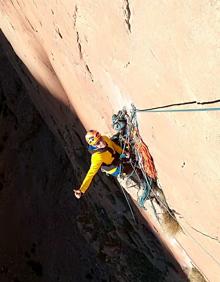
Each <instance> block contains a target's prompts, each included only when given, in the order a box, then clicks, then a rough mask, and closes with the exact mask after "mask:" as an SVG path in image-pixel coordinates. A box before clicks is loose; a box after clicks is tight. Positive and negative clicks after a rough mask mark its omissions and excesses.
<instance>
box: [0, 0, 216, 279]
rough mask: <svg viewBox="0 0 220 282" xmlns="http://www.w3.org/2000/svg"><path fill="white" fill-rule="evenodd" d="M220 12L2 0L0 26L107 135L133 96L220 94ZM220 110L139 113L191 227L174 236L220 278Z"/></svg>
mask: <svg viewBox="0 0 220 282" xmlns="http://www.w3.org/2000/svg"><path fill="white" fill-rule="evenodd" d="M219 9H220V2H219V1H205V0H202V1H198V0H196V1H191V2H189V1H128V0H127V1H126V0H125V1H115V2H113V3H111V2H109V1H82V0H81V1H68V0H66V1H65V4H64V1H55V0H54V1H53V0H48V1H41V2H40V3H38V2H37V1H21V0H18V1H0V10H1V19H0V27H1V29H2V30H3V32H4V34H5V35H6V37H7V38H8V40H9V41H10V43H11V44H12V46H13V48H14V49H15V51H16V53H17V54H18V56H19V57H20V58H21V59H22V61H23V62H24V63H25V64H26V66H27V67H28V69H29V70H30V71H31V73H32V74H33V76H34V77H35V78H36V79H37V80H38V81H39V82H40V83H41V84H42V85H43V86H44V87H46V88H47V89H48V90H49V91H50V92H51V94H52V95H53V96H54V97H56V98H58V99H59V100H61V101H62V102H63V103H64V104H66V105H67V106H68V107H69V108H70V109H71V110H73V109H74V110H75V111H76V113H77V114H78V116H79V118H80V120H81V121H82V123H83V124H84V126H85V127H86V128H97V129H99V130H100V131H103V132H108V131H110V130H111V126H110V121H111V115H112V113H113V112H115V111H117V110H118V109H120V108H121V107H123V106H129V105H130V103H131V102H133V103H134V104H135V105H136V106H137V107H138V108H145V107H146V108H148V107H155V106H160V105H166V104H171V103H179V102H187V101H194V100H196V101H198V102H203V101H212V100H216V99H218V98H219V93H220V80H219V73H220V52H219V50H220V49H219V48H220V45H219V39H218V38H219V32H220V21H219V20H220V12H219ZM32 99H33V100H34V101H35V103H36V105H37V107H38V108H39V110H41V112H42V113H45V118H46V119H47V115H46V113H48V112H50V113H51V114H52V115H53V116H54V117H55V119H56V120H57V122H59V123H60V126H62V115H61V114H60V113H59V111H58V110H56V109H54V108H53V106H52V105H51V104H50V100H49V99H47V98H46V97H45V98H44V97H40V98H39V97H37V96H36V95H35V96H33V97H32ZM211 106H217V105H211ZM219 117H220V113H219V112H202V113H201V112H200V113H157V114H156V113H154V114H152V113H142V114H139V115H138V118H139V123H140V129H141V132H142V135H143V138H144V140H145V142H146V143H147V144H148V145H149V148H150V151H151V153H152V155H153V157H154V161H155V164H156V167H157V170H158V175H159V180H160V183H161V185H162V187H163V190H164V192H165V194H166V196H167V199H168V202H169V204H170V206H171V207H172V208H174V209H175V210H176V211H177V212H178V213H180V215H181V217H179V218H178V220H179V222H180V224H181V225H182V226H183V228H184V229H185V230H186V231H187V234H180V235H178V238H177V239H178V240H179V242H180V243H181V244H182V246H183V247H184V248H185V250H186V251H187V253H188V254H189V256H190V257H191V258H192V260H193V261H194V262H195V263H196V264H197V265H198V267H199V268H200V269H201V270H202V271H203V273H204V274H205V275H207V277H208V278H209V279H210V281H216V282H217V281H218V279H219V276H220V257H219V254H220V245H219V240H218V237H219V232H220V231H219V230H220V225H219V224H220V216H219V215H220V204H219V202H220V188H219V186H220V174H219V162H220V150H219V144H220V133H219V132H220V123H219ZM48 119H49V117H48ZM69 122H70V123H71V121H69ZM48 123H50V121H49V120H48ZM51 126H52V123H51ZM67 144H68V145H67V146H69V147H71V142H69V143H68V142H67ZM182 217H183V218H182ZM190 225H191V226H192V227H194V228H196V229H198V230H199V231H201V232H202V233H204V234H206V235H208V236H209V237H208V236H205V235H202V234H201V233H199V232H197V231H195V230H194V229H192V228H191V227H190ZM196 241H197V242H196Z"/></svg>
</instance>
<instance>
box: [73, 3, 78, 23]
mask: <svg viewBox="0 0 220 282" xmlns="http://www.w3.org/2000/svg"><path fill="white" fill-rule="evenodd" d="M77 13H78V7H77V5H75V10H74V13H73V26H74V28H75V27H76V19H77Z"/></svg>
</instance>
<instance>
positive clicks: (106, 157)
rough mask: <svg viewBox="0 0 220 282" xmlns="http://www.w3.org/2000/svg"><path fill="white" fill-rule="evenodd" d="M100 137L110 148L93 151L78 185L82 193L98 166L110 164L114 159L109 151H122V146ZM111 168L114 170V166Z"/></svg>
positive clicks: (105, 137)
mask: <svg viewBox="0 0 220 282" xmlns="http://www.w3.org/2000/svg"><path fill="white" fill-rule="evenodd" d="M102 138H103V139H104V141H105V142H106V143H107V146H108V148H110V151H108V150H106V151H104V152H95V153H93V154H92V157H91V165H90V169H89V171H88V172H87V174H86V176H85V178H84V180H83V183H82V185H81V187H80V191H81V192H82V193H85V192H86V190H87V189H88V188H89V186H90V184H91V182H92V179H93V177H94V176H95V175H96V173H97V172H98V170H99V169H100V167H101V166H102V165H103V164H104V165H111V164H112V162H113V161H114V156H113V155H112V153H111V151H113V152H114V153H116V152H117V153H118V154H121V153H122V148H121V147H120V146H118V145H117V144H115V143H114V142H113V141H112V140H111V139H109V138H108V137H107V136H102ZM113 170H116V168H114V169H113ZM109 173H110V174H111V173H112V171H109Z"/></svg>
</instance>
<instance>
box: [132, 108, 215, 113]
mask: <svg viewBox="0 0 220 282" xmlns="http://www.w3.org/2000/svg"><path fill="white" fill-rule="evenodd" d="M136 111H137V112H148V113H162V112H167V113H173V112H208V111H220V108H202V109H179V110H177V109H176V110H147V109H143V110H140V109H136Z"/></svg>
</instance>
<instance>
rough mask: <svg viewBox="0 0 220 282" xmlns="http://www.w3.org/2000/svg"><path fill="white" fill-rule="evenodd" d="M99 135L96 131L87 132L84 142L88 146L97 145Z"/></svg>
mask: <svg viewBox="0 0 220 282" xmlns="http://www.w3.org/2000/svg"><path fill="white" fill-rule="evenodd" d="M101 137H102V136H101V134H100V133H99V132H98V131H96V130H89V131H88V132H87V133H86V136H85V138H86V142H87V143H88V144H89V145H95V144H97V142H98V141H99V140H100V139H101Z"/></svg>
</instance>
